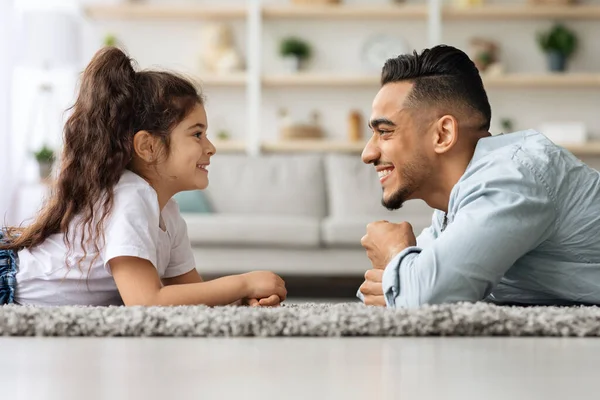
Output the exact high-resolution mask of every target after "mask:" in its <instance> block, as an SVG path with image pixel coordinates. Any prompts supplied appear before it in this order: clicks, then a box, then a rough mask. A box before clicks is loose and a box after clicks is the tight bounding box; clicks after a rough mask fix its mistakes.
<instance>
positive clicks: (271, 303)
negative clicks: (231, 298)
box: [238, 294, 281, 307]
mask: <svg viewBox="0 0 600 400" xmlns="http://www.w3.org/2000/svg"><path fill="white" fill-rule="evenodd" d="M279 304H281V299H280V298H279V296H277V295H276V294H274V295H272V296H270V297H267V298H264V299H244V300H243V301H241V303H240V304H238V305H245V306H250V307H278V306H279Z"/></svg>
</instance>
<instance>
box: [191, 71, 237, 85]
mask: <svg viewBox="0 0 600 400" xmlns="http://www.w3.org/2000/svg"><path fill="white" fill-rule="evenodd" d="M196 80H197V81H198V82H199V83H200V84H202V85H206V86H244V85H245V84H246V80H247V76H246V74H245V73H239V74H227V75H213V74H203V73H200V74H198V76H197V78H196Z"/></svg>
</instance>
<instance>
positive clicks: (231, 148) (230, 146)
mask: <svg viewBox="0 0 600 400" xmlns="http://www.w3.org/2000/svg"><path fill="white" fill-rule="evenodd" d="M209 137H210V135H209ZM210 141H211V142H212V144H213V145H214V146H215V148H216V149H217V154H220V153H242V152H244V151H246V142H244V141H243V140H235V139H230V140H219V139H215V140H213V139H210Z"/></svg>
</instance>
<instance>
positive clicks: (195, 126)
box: [188, 123, 206, 130]
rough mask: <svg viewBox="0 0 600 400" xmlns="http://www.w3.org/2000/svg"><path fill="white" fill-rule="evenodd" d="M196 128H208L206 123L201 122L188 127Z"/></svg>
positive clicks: (190, 128)
mask: <svg viewBox="0 0 600 400" xmlns="http://www.w3.org/2000/svg"><path fill="white" fill-rule="evenodd" d="M196 128H200V129H206V125H204V124H201V123H197V124H194V125H192V126H190V127H189V128H188V130H192V129H196Z"/></svg>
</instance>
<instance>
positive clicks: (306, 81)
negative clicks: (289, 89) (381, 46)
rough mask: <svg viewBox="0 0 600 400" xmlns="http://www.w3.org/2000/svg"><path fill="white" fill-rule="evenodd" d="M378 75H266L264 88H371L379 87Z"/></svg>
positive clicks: (301, 73) (302, 73)
mask: <svg viewBox="0 0 600 400" xmlns="http://www.w3.org/2000/svg"><path fill="white" fill-rule="evenodd" d="M379 80H380V76H379V74H362V75H361V74H356V75H341V74H334V73H331V74H327V73H320V74H316V73H308V72H300V73H298V74H287V75H266V76H264V77H263V84H264V85H265V86H373V87H377V86H378V85H379Z"/></svg>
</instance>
